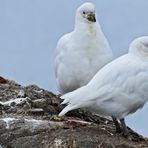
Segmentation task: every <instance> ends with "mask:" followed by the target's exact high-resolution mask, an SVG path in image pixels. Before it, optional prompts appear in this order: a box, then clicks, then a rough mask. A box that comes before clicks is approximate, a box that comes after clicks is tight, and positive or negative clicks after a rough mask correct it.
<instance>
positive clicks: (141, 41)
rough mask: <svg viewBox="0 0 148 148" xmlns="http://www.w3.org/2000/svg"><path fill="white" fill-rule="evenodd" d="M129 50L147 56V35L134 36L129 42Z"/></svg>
mask: <svg viewBox="0 0 148 148" xmlns="http://www.w3.org/2000/svg"><path fill="white" fill-rule="evenodd" d="M129 52H130V53H134V54H136V55H142V56H143V57H145V56H146V57H148V36H142V37H139V38H136V39H135V40H134V41H133V42H132V43H131V44H130V48H129Z"/></svg>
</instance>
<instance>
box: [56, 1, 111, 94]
mask: <svg viewBox="0 0 148 148" xmlns="http://www.w3.org/2000/svg"><path fill="white" fill-rule="evenodd" d="M83 11H85V13H86V14H83ZM90 15H91V17H92V18H90V19H91V20H92V21H94V22H91V21H88V19H87V17H88V16H90ZM94 16H96V14H95V8H94V5H93V4H91V3H84V4H83V5H82V6H80V7H79V8H78V9H77V11H76V18H75V28H74V31H73V32H71V33H68V34H66V35H64V36H62V37H61V38H60V40H59V41H58V44H57V48H56V54H55V61H54V65H55V66H54V68H55V75H56V81H57V85H58V88H59V91H60V92H61V93H67V92H70V91H73V90H75V89H77V88H79V87H81V86H83V85H86V84H87V83H88V82H89V81H90V80H91V79H92V77H93V76H94V75H95V74H96V72H97V71H98V70H99V69H100V68H102V67H103V66H104V65H105V64H107V63H108V62H110V61H111V60H112V59H113V55H112V51H111V49H110V47H109V44H108V42H107V40H106V38H105V36H104V34H103V33H102V31H101V28H100V25H99V23H98V21H96V22H95V20H94V18H93V17H94Z"/></svg>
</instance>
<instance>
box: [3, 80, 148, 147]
mask: <svg viewBox="0 0 148 148" xmlns="http://www.w3.org/2000/svg"><path fill="white" fill-rule="evenodd" d="M4 80H5V79H4ZM1 81H2V82H3V83H0V101H1V102H5V103H4V104H5V105H4V104H0V148H1V147H2V148H26V147H27V148H137V147H138V148H140V147H141V148H144V147H148V142H147V141H144V138H143V137H141V138H140V137H136V136H135V135H133V133H132V132H131V135H130V136H131V137H132V138H131V139H132V140H131V139H130V140H129V139H126V138H124V137H122V135H120V134H117V133H116V132H115V127H114V125H113V123H112V121H111V120H109V119H106V118H102V117H99V116H97V115H94V114H92V113H89V112H87V111H85V110H81V109H79V110H75V111H72V112H69V113H68V114H67V116H66V117H64V119H62V118H61V119H60V118H58V117H57V115H58V113H59V112H60V111H61V110H62V108H63V107H64V106H62V105H60V102H61V101H62V100H61V99H60V98H59V97H58V96H56V95H55V94H53V93H51V92H48V91H47V90H44V89H41V88H39V87H38V86H36V85H30V86H26V87H24V86H21V85H19V84H17V83H15V82H14V81H9V80H7V81H5V83H4V81H3V79H2V80H1ZM18 98H20V100H19V101H18V100H17V99H18ZM12 99H13V101H12V102H11V103H9V104H7V103H6V101H10V100H12ZM15 99H16V100H17V101H15Z"/></svg>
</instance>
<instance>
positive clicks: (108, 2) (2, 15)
mask: <svg viewBox="0 0 148 148" xmlns="http://www.w3.org/2000/svg"><path fill="white" fill-rule="evenodd" d="M83 2H87V1H85V0H77V1H74V0H73V1H70V0H62V1H59V0H54V1H51V0H13V1H12V0H0V75H2V76H4V77H6V78H8V79H13V80H15V81H17V82H18V83H20V84H22V85H29V84H37V85H39V86H40V87H43V88H45V89H47V90H50V91H53V92H56V84H55V78H54V72H53V54H54V49H55V47H56V44H57V41H58V39H59V38H60V37H61V35H63V34H65V33H67V32H70V31H72V30H73V27H74V17H75V11H76V8H77V7H78V6H79V5H81V4H82V3H83ZM90 2H93V3H94V4H95V6H96V9H97V15H98V19H99V22H100V24H101V26H102V29H103V32H104V34H105V35H106V37H107V38H108V40H109V42H110V45H111V47H112V49H113V52H114V54H115V56H116V57H118V56H120V55H122V54H124V53H126V52H127V50H128V46H129V43H130V42H131V41H132V40H133V39H134V38H136V37H138V36H142V35H148V1H147V0H130V1H129V0H103V1H102V0H92V1H90ZM147 112H148V104H147V106H145V107H144V108H143V109H142V110H141V111H138V112H136V113H135V114H134V115H131V116H129V117H127V119H126V120H127V124H128V125H129V126H130V127H132V128H134V129H135V130H136V131H137V132H139V133H141V134H143V135H145V136H148V126H147V125H148V118H147V117H146V116H147Z"/></svg>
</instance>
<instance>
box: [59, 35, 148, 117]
mask: <svg viewBox="0 0 148 148" xmlns="http://www.w3.org/2000/svg"><path fill="white" fill-rule="evenodd" d="M61 98H62V99H63V98H64V99H65V100H64V101H63V103H62V104H68V105H67V106H66V107H65V108H64V109H63V110H62V112H61V113H60V114H59V115H60V116H62V115H64V114H65V113H67V112H68V111H70V110H73V109H77V108H83V107H84V108H87V109H89V110H90V111H93V112H96V113H98V114H102V115H106V116H114V117H115V118H118V119H122V118H124V117H125V116H127V115H128V114H131V113H134V112H135V111H136V110H138V109H139V108H141V107H143V105H144V104H145V102H146V101H147V100H148V37H141V38H138V39H136V40H135V41H133V42H132V43H131V45H130V49H129V53H128V54H126V55H123V56H121V57H119V58H117V59H116V60H114V61H112V62H110V63H109V64H107V65H106V66H104V67H103V68H102V69H101V70H100V71H99V72H98V73H97V74H96V75H95V76H94V78H93V79H92V80H91V81H90V82H89V83H88V84H87V85H85V86H83V87H81V88H79V89H77V90H75V91H73V92H70V93H67V94H65V95H63V96H62V97H61Z"/></svg>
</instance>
